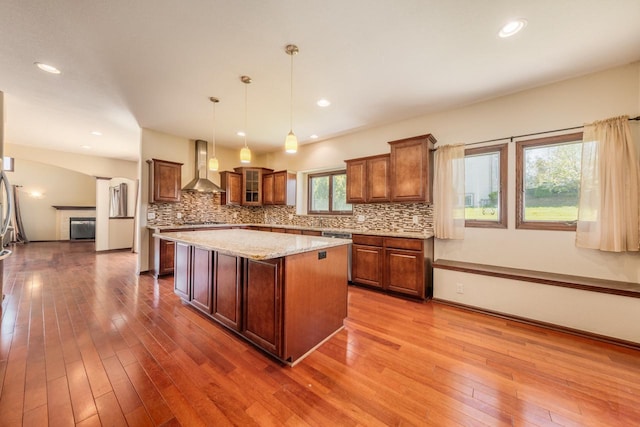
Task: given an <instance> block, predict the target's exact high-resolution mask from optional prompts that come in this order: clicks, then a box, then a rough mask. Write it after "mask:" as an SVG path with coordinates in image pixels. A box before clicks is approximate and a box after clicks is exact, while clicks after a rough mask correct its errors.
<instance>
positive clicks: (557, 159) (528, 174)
mask: <svg viewBox="0 0 640 427" xmlns="http://www.w3.org/2000/svg"><path fill="white" fill-rule="evenodd" d="M581 157H582V133H581V132H579V133H572V134H567V135H560V136H552V137H548V138H540V139H532V140H528V141H519V142H517V143H516V209H517V215H516V228H525V229H536V230H575V229H576V221H577V220H578V201H579V197H580V161H581Z"/></svg>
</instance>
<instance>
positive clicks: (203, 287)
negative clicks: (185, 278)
mask: <svg viewBox="0 0 640 427" xmlns="http://www.w3.org/2000/svg"><path fill="white" fill-rule="evenodd" d="M213 256H214V253H213V252H211V251H207V250H205V249H200V248H192V252H191V304H192V305H193V306H194V307H196V308H197V309H198V310H200V311H202V312H204V313H207V314H211V310H212V308H213V298H212V295H211V289H212V283H211V263H212V259H213Z"/></svg>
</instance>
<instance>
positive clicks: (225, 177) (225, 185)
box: [220, 171, 242, 206]
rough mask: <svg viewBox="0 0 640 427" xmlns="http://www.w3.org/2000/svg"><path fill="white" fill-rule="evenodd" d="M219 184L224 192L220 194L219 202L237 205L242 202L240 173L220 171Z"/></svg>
mask: <svg viewBox="0 0 640 427" xmlns="http://www.w3.org/2000/svg"><path fill="white" fill-rule="evenodd" d="M220 186H221V187H222V189H223V190H225V192H224V193H222V195H221V202H220V203H221V204H223V205H237V206H239V205H240V204H242V175H241V174H239V173H235V172H229V171H223V172H220Z"/></svg>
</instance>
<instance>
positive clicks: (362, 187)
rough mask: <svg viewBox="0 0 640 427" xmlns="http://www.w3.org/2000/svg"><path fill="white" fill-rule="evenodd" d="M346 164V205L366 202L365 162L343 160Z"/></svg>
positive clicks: (360, 160)
mask: <svg viewBox="0 0 640 427" xmlns="http://www.w3.org/2000/svg"><path fill="white" fill-rule="evenodd" d="M345 163H346V164H347V203H365V202H366V201H367V161H366V160H364V159H352V160H345Z"/></svg>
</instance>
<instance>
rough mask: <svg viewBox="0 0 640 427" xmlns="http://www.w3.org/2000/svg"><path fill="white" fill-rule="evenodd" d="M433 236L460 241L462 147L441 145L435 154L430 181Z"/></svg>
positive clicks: (461, 228) (462, 234) (461, 226)
mask: <svg viewBox="0 0 640 427" xmlns="http://www.w3.org/2000/svg"><path fill="white" fill-rule="evenodd" d="M433 216H434V235H435V237H436V238H438V239H463V238H464V145H463V144H458V145H443V146H441V147H438V149H437V150H436V154H435V170H434V180H433Z"/></svg>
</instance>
